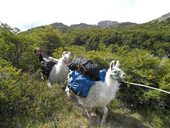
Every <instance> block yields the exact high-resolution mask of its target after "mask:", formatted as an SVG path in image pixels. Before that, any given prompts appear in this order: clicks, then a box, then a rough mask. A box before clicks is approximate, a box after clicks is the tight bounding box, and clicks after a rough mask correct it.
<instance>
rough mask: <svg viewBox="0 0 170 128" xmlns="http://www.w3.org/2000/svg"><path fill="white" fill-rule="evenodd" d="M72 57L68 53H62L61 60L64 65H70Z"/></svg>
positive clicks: (70, 53) (71, 54)
mask: <svg viewBox="0 0 170 128" xmlns="http://www.w3.org/2000/svg"><path fill="white" fill-rule="evenodd" d="M73 57H74V56H73V53H72V52H70V51H69V52H66V51H64V52H63V54H62V59H63V61H64V63H66V64H68V63H70V62H71V61H72V59H73Z"/></svg>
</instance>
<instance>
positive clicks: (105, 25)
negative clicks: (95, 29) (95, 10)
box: [97, 20, 119, 27]
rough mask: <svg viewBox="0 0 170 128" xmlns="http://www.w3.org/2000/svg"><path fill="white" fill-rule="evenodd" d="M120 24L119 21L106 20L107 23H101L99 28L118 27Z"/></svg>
mask: <svg viewBox="0 0 170 128" xmlns="http://www.w3.org/2000/svg"><path fill="white" fill-rule="evenodd" d="M118 24H119V22H117V21H110V20H105V21H100V22H99V23H98V24H97V26H100V27H111V26H117V25H118Z"/></svg>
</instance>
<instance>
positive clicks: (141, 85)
mask: <svg viewBox="0 0 170 128" xmlns="http://www.w3.org/2000/svg"><path fill="white" fill-rule="evenodd" d="M123 82H124V83H126V84H130V85H136V86H140V87H145V88H149V89H153V90H157V91H160V92H164V93H167V94H170V92H168V91H165V90H162V89H159V88H154V87H151V86H147V85H143V84H137V83H132V82H127V81H123Z"/></svg>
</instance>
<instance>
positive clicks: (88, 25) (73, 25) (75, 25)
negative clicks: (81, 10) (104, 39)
mask: <svg viewBox="0 0 170 128" xmlns="http://www.w3.org/2000/svg"><path fill="white" fill-rule="evenodd" d="M70 27H71V28H91V27H96V25H90V24H86V23H80V24H72V25H71V26H70Z"/></svg>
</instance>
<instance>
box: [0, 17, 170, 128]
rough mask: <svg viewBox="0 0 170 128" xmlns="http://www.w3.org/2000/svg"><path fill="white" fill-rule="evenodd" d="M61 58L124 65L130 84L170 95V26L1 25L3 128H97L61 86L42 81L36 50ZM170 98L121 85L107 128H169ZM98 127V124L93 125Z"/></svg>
mask: <svg viewBox="0 0 170 128" xmlns="http://www.w3.org/2000/svg"><path fill="white" fill-rule="evenodd" d="M35 47H41V48H42V49H43V51H44V52H45V53H47V55H52V56H54V57H56V58H59V57H60V56H61V53H62V52H63V51H64V50H67V51H68V50H70V51H73V52H74V54H75V56H85V57H87V58H90V59H93V60H95V61H96V62H98V63H99V64H100V65H101V67H102V68H108V64H109V62H110V61H111V60H112V59H118V60H120V64H121V68H122V69H123V70H124V71H125V73H126V74H127V78H126V81H130V82H134V83H141V84H145V85H148V86H152V87H156V88H160V89H164V90H167V91H170V59H169V58H168V56H170V49H169V47H170V21H169V20H167V21H163V22H160V23H146V24H141V25H135V26H129V27H116V28H105V29H103V28H94V27H93V28H79V29H74V28H67V29H63V30H62V28H60V29H57V28H54V27H52V26H42V27H38V28H34V29H31V30H28V31H25V32H20V31H19V30H18V29H17V28H11V27H10V26H8V25H7V24H1V25H0V106H1V107H0V127H10V128H11V127H88V126H89V125H92V124H91V123H90V122H89V121H88V120H87V119H86V118H85V116H83V114H81V113H80V111H78V110H79V109H77V106H76V105H75V104H73V103H72V102H70V101H69V100H68V99H67V97H66V94H65V93H64V91H63V90H62V89H61V88H60V86H59V85H57V84H56V85H55V86H54V87H53V88H48V86H46V81H43V80H41V79H40V77H39V72H40V69H39V67H40V65H39V63H38V61H37V58H35V56H34V48H35ZM168 97H169V95H168V94H166V93H162V92H159V91H155V90H150V89H146V88H141V87H137V86H133V85H127V84H122V85H121V87H120V91H119V93H118V94H117V99H116V101H117V102H116V101H113V102H111V104H109V117H108V121H107V124H106V125H105V126H103V127H121V126H122V127H129V128H131V127H159V128H161V127H162V128H166V127H168V126H170V122H169V120H170V101H169V99H168ZM93 126H94V127H99V126H98V125H93Z"/></svg>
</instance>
